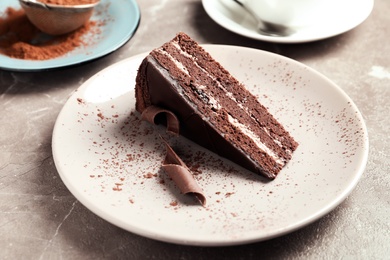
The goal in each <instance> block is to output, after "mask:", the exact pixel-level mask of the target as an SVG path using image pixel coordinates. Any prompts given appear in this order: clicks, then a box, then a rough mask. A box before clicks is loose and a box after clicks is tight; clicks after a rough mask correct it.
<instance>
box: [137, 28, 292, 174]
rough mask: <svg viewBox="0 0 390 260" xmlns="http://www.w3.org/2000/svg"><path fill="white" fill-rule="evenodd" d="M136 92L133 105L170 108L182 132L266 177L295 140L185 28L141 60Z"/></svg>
mask: <svg viewBox="0 0 390 260" xmlns="http://www.w3.org/2000/svg"><path fill="white" fill-rule="evenodd" d="M135 93H136V109H137V111H139V112H141V113H142V112H143V111H144V110H145V109H146V108H147V107H149V106H157V107H161V108H163V109H166V110H170V111H172V112H173V113H174V114H175V115H176V116H177V118H178V119H179V122H180V134H181V135H183V136H185V137H187V138H188V139H190V140H192V141H194V142H196V143H198V144H199V145H201V146H203V147H205V148H207V149H209V150H211V151H213V152H215V153H217V154H219V155H220V156H222V157H225V158H227V159H229V160H231V161H233V162H235V163H237V164H238V165H241V166H242V167H244V168H246V169H248V170H250V171H253V172H256V173H261V174H263V175H265V176H266V177H268V178H270V179H274V178H275V177H276V175H277V174H278V173H279V172H280V170H281V169H282V168H283V167H284V166H285V165H286V163H287V162H288V161H289V160H290V159H291V156H292V153H293V151H294V150H295V149H296V148H297V146H298V144H297V142H296V141H294V139H293V138H292V137H291V136H290V134H289V133H288V132H287V131H286V130H285V129H284V128H283V126H282V125H281V124H280V123H278V122H277V120H276V119H275V118H274V117H273V116H272V115H271V114H270V113H269V112H268V111H267V109H266V108H265V107H264V106H263V105H261V104H260V103H259V101H258V100H257V98H256V97H255V96H254V95H252V94H251V93H250V92H249V91H248V90H247V89H246V88H245V87H244V86H243V85H242V84H241V83H240V82H239V81H238V80H236V79H235V78H234V77H233V76H232V75H231V74H230V73H229V72H228V71H227V70H226V69H224V68H223V67H222V66H221V65H220V64H219V63H218V62H217V61H215V60H214V59H213V58H212V57H211V56H210V54H209V53H207V52H206V51H205V50H204V49H203V48H202V47H201V46H199V45H198V44H197V42H195V41H194V40H192V39H191V38H190V37H189V36H188V35H186V34H184V33H179V34H178V35H177V36H176V37H175V38H174V39H173V40H171V41H170V42H167V43H165V44H164V45H163V46H161V47H160V48H157V49H155V50H153V51H152V52H151V53H150V54H149V55H148V56H147V57H146V58H145V59H144V60H143V62H142V64H141V65H140V68H139V70H138V74H137V78H136V89H135Z"/></svg>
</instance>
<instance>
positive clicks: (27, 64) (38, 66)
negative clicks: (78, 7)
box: [0, 0, 141, 72]
mask: <svg viewBox="0 0 390 260" xmlns="http://www.w3.org/2000/svg"><path fill="white" fill-rule="evenodd" d="M5 1H10V0H5ZM125 1H127V2H128V4H129V5H130V6H131V7H132V11H134V14H135V17H133V18H132V23H131V24H130V25H131V26H130V30H129V31H125V32H124V33H123V35H121V37H118V40H117V41H116V42H115V44H111V46H110V47H108V48H105V49H104V50H102V51H99V52H98V53H96V54H94V55H87V56H85V57H83V58H81V59H78V60H77V59H74V60H71V61H63V62H59V63H58V64H45V62H46V61H47V60H42V61H40V60H38V61H36V60H23V59H15V58H11V57H8V56H5V55H3V54H0V61H1V59H3V58H4V59H5V60H4V61H5V62H6V61H7V60H17V61H20V63H19V62H18V64H15V65H5V66H4V65H0V69H3V70H7V71H14V72H39V71H51V70H57V69H62V68H69V67H75V66H79V65H82V64H85V63H89V62H92V61H94V60H97V59H100V58H103V57H105V56H107V55H109V54H111V53H113V52H115V51H117V50H118V49H120V48H121V47H123V46H124V45H125V44H126V43H127V42H128V41H130V40H131V38H132V37H133V36H134V35H135V33H136V32H137V30H138V28H139V25H140V22H141V11H140V7H139V5H138V3H137V1H136V0H125ZM115 3H117V4H118V2H117V1H112V2H111V1H109V2H107V4H110V5H111V4H115ZM13 4H14V5H15V6H17V2H16V4H15V3H13ZM102 4H104V2H103V3H102ZM8 6H10V7H13V8H15V6H11V4H8ZM58 58H59V59H61V58H62V57H58ZM31 62H33V63H35V64H32V63H31Z"/></svg>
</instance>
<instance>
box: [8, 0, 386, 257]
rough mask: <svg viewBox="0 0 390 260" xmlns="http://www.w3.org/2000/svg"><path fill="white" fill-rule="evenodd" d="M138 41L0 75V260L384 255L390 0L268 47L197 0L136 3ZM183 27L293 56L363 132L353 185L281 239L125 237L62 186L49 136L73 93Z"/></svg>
mask: <svg viewBox="0 0 390 260" xmlns="http://www.w3.org/2000/svg"><path fill="white" fill-rule="evenodd" d="M138 2H139V5H140V10H141V13H142V18H141V23H140V26H139V28H138V31H137V32H136V34H135V36H134V37H133V38H132V39H131V40H130V41H129V42H128V43H127V44H125V45H124V46H123V47H122V48H120V49H119V50H118V51H116V52H115V53H112V54H110V55H108V56H106V57H103V58H101V59H98V60H96V61H93V62H90V63H87V64H83V65H80V66H76V67H71V68H65V69H61V70H54V71H50V72H10V71H6V70H0V120H1V124H0V147H1V149H0V248H1V249H0V259H261V258H273V259H385V258H389V257H390V210H389V209H390V192H389V188H390V174H389V173H390V164H389V161H390V153H389V150H390V149H389V147H390V142H389V133H390V131H389V125H390V117H389V114H390V110H389V108H390V44H389V39H390V29H389V28H390V27H389V25H390V15H389V13H390V1H388V0H377V1H376V2H375V6H374V10H373V12H372V14H371V15H370V17H369V18H368V19H367V20H366V21H365V22H364V23H362V24H361V25H359V26H358V27H357V28H355V29H353V30H351V31H349V32H347V33H344V34H342V35H340V36H337V37H332V38H329V39H326V40H321V41H317V42H312V43H305V44H273V43H266V42H261V41H255V40H251V39H248V38H245V37H241V36H238V35H236V34H234V33H231V32H229V31H227V30H225V29H223V28H222V27H220V26H219V25H217V24H216V23H215V22H214V21H213V20H211V19H210V18H209V17H208V15H207V14H206V13H205V11H204V9H203V8H202V5H201V1H200V0H181V1H174V0H164V1H157V0H142V1H138ZM178 31H185V32H187V33H188V34H190V35H191V36H193V37H194V38H195V39H197V40H198V41H199V42H200V43H216V44H229V45H240V46H247V47H252V48H257V49H262V50H267V51H270V52H274V53H278V54H281V55H284V56H287V57H290V58H292V59H295V60H297V61H300V62H302V63H304V64H306V65H308V66H310V67H312V68H314V69H315V70H318V71H319V72H321V73H323V74H324V75H326V76H327V77H329V78H330V79H332V80H333V81H334V82H335V83H337V84H338V85H339V86H340V87H341V88H342V89H343V90H344V91H345V92H346V93H347V94H348V95H349V96H350V97H351V98H352V99H353V100H354V102H355V103H356V104H357V106H358V107H359V109H360V111H361V113H362V115H363V117H364V119H365V121H366V124H367V128H368V133H369V138H370V151H369V159H368V164H367V167H366V170H365V172H364V174H363V176H362V178H361V180H360V182H359V183H358V185H357V187H356V188H355V189H354V191H353V192H352V193H351V194H350V196H349V197H348V198H347V199H346V200H345V201H344V202H343V203H342V204H341V205H340V206H338V207H337V208H336V209H335V210H333V211H332V212H331V213H329V214H327V215H326V216H325V217H323V218H321V219H320V220H318V221H316V222H314V223H312V224H310V225H308V226H306V227H304V228H302V229H300V230H298V231H295V232H293V233H290V234H287V235H284V236H282V237H278V238H274V239H272V240H268V241H264V242H259V243H254V244H249V245H241V246H232V247H192V246H182V245H174V244H169V243H164V242H159V241H155V240H151V239H148V238H144V237H140V236H138V235H135V234H132V233H129V232H126V231H124V230H122V229H120V228H118V227H116V226H114V225H112V224H110V223H108V222H106V221H104V220H103V219H101V218H100V217H98V216H96V215H95V214H93V213H92V212H90V211H89V210H88V209H87V208H85V207H84V206H83V205H82V204H81V203H80V202H78V200H77V199H76V198H75V197H74V196H73V195H72V194H71V193H70V192H69V191H68V190H67V188H66V187H65V185H64V184H63V182H62V181H61V179H60V177H59V175H58V172H57V170H56V168H55V165H54V163H53V156H52V150H51V137H52V131H53V126H54V122H55V120H56V117H57V115H58V113H59V111H60V110H61V108H62V106H63V105H64V103H65V101H66V100H67V98H68V97H69V95H70V94H71V93H72V91H74V90H75V89H77V88H78V87H79V86H80V85H81V84H82V83H83V82H84V81H85V80H87V79H88V78H89V77H91V76H92V75H94V74H95V73H97V72H99V71H100V70H102V69H103V68H105V67H107V66H109V65H111V64H113V63H115V62H118V61H120V60H123V59H125V58H127V57H131V56H133V55H135V54H138V53H141V52H145V51H149V50H151V49H152V48H154V47H157V46H159V45H160V44H161V43H162V42H164V41H166V40H168V39H170V38H172V37H173V36H174V35H175V34H176V33H177V32H178Z"/></svg>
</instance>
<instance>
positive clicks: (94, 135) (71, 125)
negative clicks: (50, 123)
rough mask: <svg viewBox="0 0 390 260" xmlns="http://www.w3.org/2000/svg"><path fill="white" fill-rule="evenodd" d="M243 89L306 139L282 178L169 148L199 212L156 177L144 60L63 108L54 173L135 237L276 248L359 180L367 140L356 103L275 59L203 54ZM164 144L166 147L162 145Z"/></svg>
mask: <svg viewBox="0 0 390 260" xmlns="http://www.w3.org/2000/svg"><path fill="white" fill-rule="evenodd" d="M205 48H206V49H207V50H208V51H210V52H211V54H212V55H213V56H214V57H215V58H216V59H217V60H219V61H220V62H221V63H222V64H223V65H224V66H225V67H226V68H227V69H229V70H230V71H231V72H232V74H233V75H235V76H236V77H237V78H238V79H240V80H241V81H242V82H244V83H245V84H246V86H247V87H248V88H249V89H250V90H251V91H252V92H253V93H254V94H256V95H258V97H259V99H260V101H261V102H262V103H263V104H265V105H266V106H267V107H269V110H270V111H271V112H272V113H273V114H274V115H275V116H276V117H277V118H278V119H279V120H280V122H281V123H282V124H283V125H284V126H285V127H286V128H287V129H288V130H289V131H290V132H291V134H292V135H293V136H294V137H295V138H296V140H297V141H298V142H299V144H300V145H299V147H298V149H297V151H296V152H295V153H294V155H293V159H292V161H290V163H289V164H288V165H287V167H285V168H284V169H283V170H282V171H281V172H280V174H279V175H278V177H277V178H276V179H275V180H274V181H271V182H266V181H265V180H264V179H263V178H262V177H260V176H258V175H256V174H253V173H250V172H248V171H246V170H243V169H242V168H240V167H238V166H236V165H234V164H233V163H230V162H229V161H225V160H223V159H221V158H219V157H218V156H216V155H214V154H211V153H210V152H208V151H205V150H203V149H202V148H200V147H198V146H197V145H195V144H192V143H191V142H189V141H187V140H185V139H184V138H177V139H170V142H172V143H173V145H174V147H176V148H178V150H179V152H180V153H181V154H182V155H183V157H182V158H183V159H184V160H185V161H186V162H188V166H189V167H191V168H192V169H194V170H196V173H198V174H197V175H196V176H195V177H196V179H197V180H198V183H199V184H200V185H201V187H202V188H203V189H204V192H205V194H206V197H207V206H206V207H202V206H200V205H199V204H197V203H195V202H194V200H193V198H192V197H188V196H185V195H182V194H180V193H179V191H178V189H177V188H176V187H175V185H174V184H173V183H172V181H171V180H169V179H168V178H167V177H166V174H165V173H164V172H163V171H162V170H161V169H160V165H161V163H162V160H163V157H164V154H165V148H164V146H163V145H162V143H161V140H160V138H159V134H161V135H164V136H166V134H165V130H164V129H163V128H161V127H156V126H153V125H151V124H149V123H146V122H141V121H140V119H139V114H138V113H137V112H135V109H134V103H135V98H134V91H133V89H134V81H135V76H136V72H137V69H138V66H139V64H140V62H141V60H142V59H143V58H144V57H145V56H146V54H141V55H138V56H135V57H132V58H129V59H126V60H124V61H121V62H119V63H117V64H114V65H112V66H110V67H108V68H106V69H104V70H103V71H101V72H99V73H98V74H97V75H95V76H93V77H92V78H91V79H89V80H88V81H87V82H85V83H84V84H83V85H82V86H81V87H80V88H79V89H78V90H77V91H76V92H75V93H74V94H73V95H72V96H71V97H70V99H69V100H68V101H67V103H66V104H65V106H64V108H63V109H62V111H61V112H60V114H59V116H58V119H57V121H56V124H55V127H54V132H53V142H52V147H53V156H54V161H55V164H56V167H57V169H58V172H59V174H60V176H61V178H62V180H63V181H64V183H65V184H66V186H67V187H68V188H69V190H70V191H71V192H72V193H73V194H74V196H75V197H76V198H77V199H78V200H79V201H80V202H81V203H83V204H84V205H85V206H86V207H87V208H89V209H90V210H91V211H92V212H94V213H96V214H97V215H99V216H100V217H102V218H104V219H106V220H107V221H109V222H111V223H113V224H115V225H117V226H119V227H121V228H123V229H126V230H128V231H131V232H134V233H137V234H140V235H142V236H146V237H149V238H153V239H157V240H163V241H167V242H173V243H179V244H191V245H208V246H217V245H234V244H243V243H249V242H254V241H260V240H265V239H269V238H272V237H276V236H280V235H283V234H285V233H288V232H291V231H293V230H296V229H298V228H301V227H303V226H305V225H307V224H309V223H311V222H313V221H315V220H317V219H319V218H320V217H322V216H324V215H325V214H327V213H328V212H330V211H331V210H332V209H334V208H335V207H336V206H337V205H339V204H340V203H341V202H342V201H343V200H344V199H345V198H346V196H347V195H348V194H349V193H350V192H351V191H352V189H353V188H354V187H355V185H356V183H357V182H358V180H359V178H360V176H361V174H362V173H363V171H364V168H365V165H366V161H367V154H368V137H367V131H366V127H365V124H364V122H363V119H362V117H361V115H360V113H359V111H358V109H357V108H356V106H355V105H354V103H353V102H352V101H351V99H350V98H349V97H348V96H347V95H346V94H345V93H344V92H343V91H342V90H341V89H340V88H339V87H337V86H336V85H335V84H334V83H332V82H331V81H330V80H328V79H327V78H325V77H324V76H322V75H321V74H319V73H317V72H315V71H313V70H312V69H310V68H308V67H306V66H305V65H302V64H301V63H298V62H296V61H293V60H291V59H288V58H285V57H282V56H278V55H275V54H272V53H268V52H264V51H260V50H255V49H248V48H243V47H234V46H223V45H205ZM166 138H169V137H167V136H166Z"/></svg>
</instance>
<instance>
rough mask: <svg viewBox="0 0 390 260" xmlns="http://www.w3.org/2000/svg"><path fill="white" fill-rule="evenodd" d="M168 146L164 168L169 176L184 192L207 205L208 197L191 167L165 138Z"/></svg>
mask: <svg viewBox="0 0 390 260" xmlns="http://www.w3.org/2000/svg"><path fill="white" fill-rule="evenodd" d="M161 139H162V140H163V142H164V143H165V146H166V150H167V153H166V156H165V160H164V162H163V165H162V168H163V169H164V170H165V171H166V172H167V173H168V175H169V177H171V178H172V180H173V181H174V182H175V183H176V185H177V186H178V187H179V189H180V191H181V192H182V193H183V194H194V195H195V197H196V198H197V199H198V200H199V202H200V203H201V204H202V206H205V205H206V197H205V196H204V195H203V190H202V189H201V188H200V187H199V185H198V183H197V182H196V180H195V179H194V177H193V176H192V173H191V171H190V169H188V167H187V166H186V165H185V163H184V162H183V161H182V160H181V159H180V158H179V156H177V154H176V153H175V151H173V149H172V147H171V146H170V145H169V144H168V143H167V142H166V141H165V140H164V139H163V138H161Z"/></svg>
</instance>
